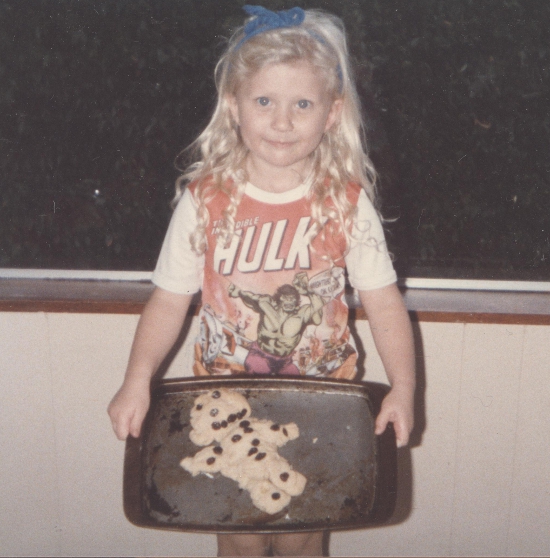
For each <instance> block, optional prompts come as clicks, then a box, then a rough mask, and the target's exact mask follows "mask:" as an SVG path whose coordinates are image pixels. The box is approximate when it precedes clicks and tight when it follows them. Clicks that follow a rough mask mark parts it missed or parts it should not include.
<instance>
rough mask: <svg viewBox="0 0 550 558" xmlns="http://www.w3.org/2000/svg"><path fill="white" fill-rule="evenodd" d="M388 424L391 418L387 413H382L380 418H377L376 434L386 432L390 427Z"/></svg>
mask: <svg viewBox="0 0 550 558" xmlns="http://www.w3.org/2000/svg"><path fill="white" fill-rule="evenodd" d="M388 422H389V417H388V415H387V413H385V412H384V411H380V413H379V415H378V417H376V422H375V428H374V433H375V434H376V435H380V434H383V433H384V431H385V430H386V427H387V426H388Z"/></svg>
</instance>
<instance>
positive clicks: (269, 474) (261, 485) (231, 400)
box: [181, 389, 307, 514]
mask: <svg viewBox="0 0 550 558" xmlns="http://www.w3.org/2000/svg"><path fill="white" fill-rule="evenodd" d="M250 413H251V409H250V405H249V404H248V402H247V400H246V398H245V397H244V396H243V395H241V394H239V393H237V392H234V391H232V390H228V389H217V390H213V391H210V392H208V393H205V394H203V395H201V396H199V397H197V398H196V400H195V402H194V406H193V409H192V410H191V426H192V430H191V432H190V434H189V438H190V439H191V441H192V442H193V443H195V444H197V445H202V446H207V447H205V448H203V449H201V450H200V451H198V452H197V453H196V454H195V455H194V456H193V457H186V458H185V459H182V461H181V466H182V467H183V468H184V469H185V470H186V471H188V472H190V473H191V474H192V475H193V476H196V475H198V474H200V473H221V474H222V475H223V476H225V477H228V478H230V479H232V480H234V481H236V482H237V483H238V484H239V487H240V488H243V489H245V490H247V491H248V492H249V493H250V496H251V498H252V502H253V504H254V505H255V506H256V507H257V508H259V509H261V510H262V511H264V512H266V513H269V514H274V513H277V512H279V511H281V510H282V509H283V508H285V507H286V506H287V505H288V504H289V503H290V499H291V497H293V496H299V495H300V494H302V492H303V491H304V488H305V485H306V481H307V479H306V477H305V476H304V475H302V474H301V473H299V472H298V471H295V470H294V469H293V468H292V466H291V465H290V464H289V463H288V461H287V460H286V459H284V458H283V457H282V456H280V455H279V453H278V448H280V447H282V446H283V445H285V444H286V443H287V442H288V441H290V440H295V439H296V438H298V436H299V429H298V426H297V425H296V424H295V423H289V424H284V425H281V424H276V423H274V422H273V421H270V420H265V419H264V420H260V419H255V418H253V417H251V416H250ZM244 417H246V418H244ZM208 444H210V445H208Z"/></svg>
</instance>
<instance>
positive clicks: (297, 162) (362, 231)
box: [109, 6, 415, 556]
mask: <svg viewBox="0 0 550 558" xmlns="http://www.w3.org/2000/svg"><path fill="white" fill-rule="evenodd" d="M244 9H245V10H246V11H247V13H248V14H249V15H250V16H251V17H250V19H249V20H248V22H247V24H246V25H245V26H244V28H242V29H239V30H238V31H237V32H236V33H235V34H234V36H233V37H232V39H231V40H230V42H229V45H228V48H227V50H226V53H225V54H224V55H223V57H222V58H221V60H220V62H219V63H218V65H217V67H216V82H217V87H218V94H219V97H218V102H217V106H216V109H215V111H214V115H213V116H212V119H211V121H210V123H209V124H208V126H207V127H206V129H205V130H204V132H203V133H202V134H201V135H200V136H199V138H198V139H197V140H196V142H195V146H196V147H197V148H198V150H199V153H200V155H199V157H198V159H199V160H198V162H196V163H195V164H194V165H192V166H191V167H190V168H189V169H188V170H187V172H186V173H185V174H184V175H183V176H182V177H181V178H180V179H179V180H178V184H177V191H178V195H177V198H176V201H177V205H176V208H175V212H174V215H173V217H172V220H171V223H170V226H169V229H168V232H167V235H166V239H165V242H164V245H163V248H162V251H161V254H160V257H159V260H158V264H157V267H156V270H155V272H154V275H153V282H154V284H155V286H156V289H155V291H154V292H153V294H152V296H151V299H150V300H149V302H148V303H147V305H146V307H145V309H144V311H143V314H142V316H141V319H140V321H139V325H138V328H137V331H136V336H135V339H134V344H133V347H132V351H131V354H130V359H129V364H128V368H127V371H126V375H125V378H124V382H123V384H122V387H121V388H120V390H119V391H118V392H117V394H116V395H115V397H114V398H113V400H112V402H111V404H110V406H109V415H110V417H111V420H112V423H113V428H114V430H115V433H116V435H117V436H118V437H119V438H120V439H125V438H126V437H127V436H128V435H129V434H130V435H132V436H139V433H140V429H141V424H142V421H143V419H144V417H145V414H146V412H147V409H148V407H149V389H150V381H151V377H152V376H153V374H154V373H155V371H156V370H157V368H158V367H159V365H160V364H161V362H162V361H163V359H164V358H165V357H166V355H167V353H168V352H169V350H170V349H171V348H172V346H173V344H174V343H175V341H176V339H177V337H178V334H179V333H180V330H181V327H182V324H183V321H184V318H185V316H186V314H187V311H188V308H189V304H190V302H191V299H192V297H193V295H194V294H195V293H196V292H198V291H199V290H202V309H201V316H200V320H201V334H200V335H199V339H198V340H197V343H196V345H195V364H194V372H195V374H196V375H209V374H213V375H216V374H228V373H236V374H238V373H241V374H243V373H244V374H274V375H276V374H284V375H303V374H308V375H317V376H331V377H336V378H353V377H354V375H355V363H356V360H357V352H356V349H355V346H354V342H353V339H352V338H351V336H350V334H349V328H348V325H347V317H348V309H347V306H346V303H345V299H344V285H345V277H346V276H347V277H348V279H349V282H350V283H351V285H352V286H353V287H354V288H356V289H357V290H358V291H359V296H360V299H361V303H362V305H363V307H364V309H365V312H366V314H367V316H368V319H369V324H370V327H371V330H372V333H373V337H374V340H375V343H376V347H377V349H378V351H379V353H380V355H381V358H382V361H383V364H384V367H385V370H386V372H387V376H388V379H389V382H390V384H391V390H390V391H389V393H388V395H387V396H386V397H385V399H384V401H383V404H382V409H381V411H380V414H379V416H378V417H377V419H376V433H377V434H381V433H382V432H383V431H384V430H385V428H386V426H387V424H388V422H392V423H393V425H394V428H395V432H396V437H397V444H398V445H399V446H403V445H406V444H407V443H408V439H409V434H410V431H411V429H412V425H413V393H414V385H415V378H414V349H413V340H412V334H411V325H410V322H409V318H408V313H407V311H406V309H405V307H404V304H403V301H402V299H401V296H400V293H399V291H398V289H397V287H396V276H395V272H394V270H393V267H392V264H391V261H390V258H389V256H388V253H387V250H386V246H385V243H384V237H383V232H382V227H381V224H380V220H379V218H378V214H377V212H376V210H375V209H374V198H375V191H374V176H375V174H374V169H373V167H372V164H371V162H370V160H369V159H368V157H367V156H366V154H365V150H364V147H363V142H362V134H361V132H362V125H361V118H360V107H359V100H358V97H357V92H356V90H355V86H354V83H353V78H352V75H351V71H350V67H349V61H348V51H347V46H346V39H345V33H344V30H343V27H342V24H341V22H340V20H339V19H337V18H336V17H333V16H330V15H328V14H325V13H322V12H319V11H314V10H311V11H306V12H304V11H303V10H302V9H300V8H293V9H291V10H288V11H283V12H278V13H274V12H270V11H268V10H265V9H264V8H261V7H259V6H245V8H244ZM222 326H223V328H224V331H225V335H223V336H220V335H219V334H218V332H219V331H220V328H221V327H222ZM228 339H230V342H229V341H227V340H228ZM224 340H225V341H226V342H224V343H222V341H224ZM322 539H323V537H322V533H305V534H303V533H300V534H290V533H288V534H284V533H281V534H276V535H243V534H239V535H220V536H219V537H218V549H219V554H220V555H243V556H244V555H264V554H265V553H267V552H269V551H271V552H273V553H274V554H276V555H300V556H303V555H321V554H322Z"/></svg>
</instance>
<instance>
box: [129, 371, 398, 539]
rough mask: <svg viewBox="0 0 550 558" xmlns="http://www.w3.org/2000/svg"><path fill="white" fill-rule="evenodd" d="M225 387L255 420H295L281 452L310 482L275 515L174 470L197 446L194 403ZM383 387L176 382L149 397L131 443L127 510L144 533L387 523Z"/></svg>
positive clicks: (225, 483) (389, 448)
mask: <svg viewBox="0 0 550 558" xmlns="http://www.w3.org/2000/svg"><path fill="white" fill-rule="evenodd" d="M219 388H227V389H233V390H236V391H238V392H240V393H242V394H243V395H244V396H245V397H247V399H248V402H249V404H250V406H251V408H252V416H253V417H254V418H259V419H270V420H272V421H274V422H278V423H283V424H284V423H288V422H295V423H296V424H297V425H298V427H299V429H300V436H299V438H297V439H296V440H292V441H289V442H288V443H287V444H286V445H285V446H283V447H282V448H279V454H280V455H282V456H283V457H285V458H286V459H287V460H288V462H289V463H290V464H291V465H292V467H293V468H294V469H296V470H298V471H300V472H301V473H302V474H304V475H305V476H306V477H307V479H308V481H307V484H306V487H305V490H304V492H303V493H302V494H301V495H300V496H297V497H293V498H292V499H291V502H290V504H289V505H288V506H287V507H286V508H285V509H284V510H282V511H281V512H279V513H277V514H275V515H269V514H266V513H265V512H262V511H261V510H259V509H257V508H256V507H255V506H253V504H252V500H251V499H250V496H249V494H248V492H247V491H246V490H242V489H240V488H239V486H238V485H237V483H236V482H234V481H232V480H231V479H228V478H226V477H223V476H221V475H220V474H219V473H216V474H214V475H210V477H209V476H206V475H203V474H201V475H198V476H196V477H192V476H191V474H190V473H188V472H187V471H185V470H184V469H183V468H182V467H181V466H180V461H181V459H183V458H184V457H187V456H190V455H191V456H192V455H194V454H195V453H196V452H197V451H199V450H200V449H201V448H200V447H199V446H196V445H195V444H193V443H192V442H191V440H190V439H189V432H190V430H191V426H190V424H189V413H190V410H191V408H192V406H193V401H194V400H195V398H196V397H197V396H199V395H201V394H203V393H205V392H207V391H209V390H212V389H219ZM387 391H388V388H387V386H384V385H382V384H376V383H372V382H365V383H363V382H362V383H358V382H349V381H342V380H331V379H314V378H300V379H294V378H280V377H279V378H271V377H268V378H250V376H247V377H234V376H231V377H224V378H219V377H218V378H210V377H209V378H201V379H196V378H183V379H176V380H164V381H162V382H160V383H159V384H158V385H156V387H155V388H154V389H153V391H152V397H151V407H150V409H149V412H148V415H147V417H146V420H145V422H144V425H143V429H142V435H141V437H140V438H139V439H135V438H128V440H127V442H126V453H125V462H124V510H125V513H126V516H127V517H128V519H129V520H130V521H131V522H132V523H134V524H135V525H138V526H141V527H152V528H159V529H175V530H180V531H206V532H217V533H223V532H265V533H273V532H280V531H312V530H322V529H353V528H358V527H363V526H366V525H372V524H378V523H384V522H386V521H387V520H388V519H389V518H390V517H391V515H392V513H393V510H394V507H395V497H396V478H397V459H396V449H395V436H394V433H393V429H392V428H391V425H390V426H389V427H388V429H387V430H386V432H385V433H384V434H383V435H381V436H375V435H374V419H375V417H376V415H377V413H378V411H379V408H380V403H381V400H382V398H383V396H384V395H385V394H386V393H387Z"/></svg>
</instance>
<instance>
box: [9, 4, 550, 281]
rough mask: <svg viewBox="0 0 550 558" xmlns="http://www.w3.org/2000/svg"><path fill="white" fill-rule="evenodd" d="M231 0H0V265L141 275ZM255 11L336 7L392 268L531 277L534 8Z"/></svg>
mask: <svg viewBox="0 0 550 558" xmlns="http://www.w3.org/2000/svg"><path fill="white" fill-rule="evenodd" d="M244 3H245V2H244V1H241V0H239V1H237V0H219V1H214V0H78V1H77V0H33V1H29V0H11V1H10V0H8V1H4V2H2V3H1V4H0V53H1V56H0V80H1V82H0V83H1V84H2V85H1V87H0V114H1V115H2V116H1V119H0V169H1V176H2V186H1V204H0V267H14V268H24V267H30V268H57V269H64V268H65V269H113V270H151V269H152V268H153V266H154V263H155V260H156V257H157V254H158V250H159V248H160V244H161V242H162V238H163V236H164V232H165V230H166V226H167V223H168V220H169V217H170V208H169V202H170V199H171V197H172V195H173V192H174V180H175V178H176V176H177V171H176V170H175V167H174V159H175V157H176V155H177V153H178V152H179V151H180V150H181V149H182V148H184V147H185V146H186V145H188V144H189V143H190V142H191V141H192V139H193V138H194V137H195V136H196V135H197V134H198V132H199V131H200V130H201V129H202V128H203V127H204V125H205V123H206V122H207V119H208V117H209V115H210V112H211V110H212V107H213V104H214V96H215V90H214V86H213V81H212V72H213V67H214V64H215V62H216V60H217V58H218V56H219V54H220V53H221V51H222V49H223V37H227V36H228V35H229V34H230V33H231V30H232V29H233V28H234V27H235V26H236V25H240V24H241V23H242V21H243V15H244V13H243V12H242V10H241V6H242V4H244ZM261 3H262V4H263V5H264V6H265V7H268V8H272V9H284V8H289V7H292V6H294V5H300V6H302V7H319V8H323V9H326V10H328V11H331V12H333V13H336V14H337V15H339V16H341V17H342V18H343V19H344V21H345V23H346V26H347V29H348V33H349V37H350V45H351V49H352V54H353V57H354V59H355V61H356V67H357V79H358V86H359V89H360V93H361V96H362V99H363V105H364V110H365V114H366V117H367V121H368V139H369V144H370V150H371V155H372V158H373V159H374V161H375V164H376V166H377V168H378V170H379V172H380V177H381V180H380V194H381V197H382V201H383V204H382V212H383V214H384V215H385V217H387V218H388V219H389V222H388V223H387V230H388V241H389V244H390V247H391V249H392V251H393V253H394V254H395V256H396V267H397V269H398V272H399V274H400V275H401V276H409V277H413V276H417V277H418V276H427V277H457V278H458V277H461V278H488V279H496V278H499V279H502V278H508V279H511V278H519V279H532V280H546V279H547V278H548V276H549V271H550V264H549V260H550V240H549V237H550V219H549V217H548V216H549V215H550V184H549V180H550V145H549V143H550V142H549V134H550V114H549V107H550V94H549V84H550V36H549V29H550V3H548V2H540V1H536V0H515V1H514V0H484V1H483V2H479V1H478V0H383V1H382V0H379V1H375V0H372V1H368V2H365V1H346V2H342V1H341V0H317V1H313V0H312V1H295V2H290V3H287V2H282V1H277V0H265V1H263V2H261Z"/></svg>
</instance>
